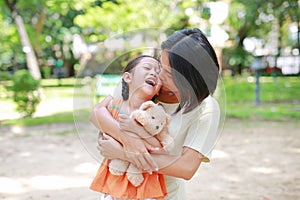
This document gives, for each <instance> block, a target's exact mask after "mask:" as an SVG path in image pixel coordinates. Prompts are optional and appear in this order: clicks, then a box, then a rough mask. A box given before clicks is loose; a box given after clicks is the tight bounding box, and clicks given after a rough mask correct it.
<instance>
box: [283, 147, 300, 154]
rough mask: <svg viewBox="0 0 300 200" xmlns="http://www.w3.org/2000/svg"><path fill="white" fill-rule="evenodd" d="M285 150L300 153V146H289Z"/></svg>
mask: <svg viewBox="0 0 300 200" xmlns="http://www.w3.org/2000/svg"><path fill="white" fill-rule="evenodd" d="M285 151H287V152H291V153H300V148H296V147H295V148H287V149H285Z"/></svg>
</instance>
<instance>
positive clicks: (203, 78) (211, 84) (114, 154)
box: [91, 29, 220, 200]
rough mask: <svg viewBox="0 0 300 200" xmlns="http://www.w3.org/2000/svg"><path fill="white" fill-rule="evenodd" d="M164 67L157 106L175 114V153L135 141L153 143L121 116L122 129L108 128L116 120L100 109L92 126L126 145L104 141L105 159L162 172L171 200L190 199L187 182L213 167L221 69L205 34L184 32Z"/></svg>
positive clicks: (169, 46) (171, 44) (170, 46)
mask: <svg viewBox="0 0 300 200" xmlns="http://www.w3.org/2000/svg"><path fill="white" fill-rule="evenodd" d="M161 64H162V71H161V72H160V74H159V76H160V79H161V81H162V87H161V90H160V93H159V94H158V96H157V101H159V102H160V103H162V104H163V106H164V107H165V109H166V110H167V112H169V113H170V114H171V123H170V125H169V127H168V131H169V134H170V135H171V136H172V137H173V138H174V146H175V147H174V149H173V151H172V152H171V153H168V154H167V153H158V152H156V150H155V149H154V148H151V147H149V145H148V144H147V145H145V143H144V142H143V141H144V140H143V139H140V138H138V137H132V136H131V135H132V134H136V135H139V136H140V137H142V138H146V139H148V136H147V133H146V132H145V130H144V129H143V128H142V127H140V126H138V125H137V124H136V123H135V122H134V121H133V120H131V119H130V118H128V117H126V116H121V117H120V126H118V124H117V123H116V122H115V126H114V127H112V126H109V125H108V124H111V122H113V121H114V120H113V119H112V118H111V117H109V116H108V115H107V114H105V113H104V112H102V113H101V114H100V112H99V109H100V107H98V108H97V107H96V109H95V112H94V114H92V115H91V121H92V122H93V123H94V124H95V125H96V126H97V127H99V128H100V127H101V130H102V131H104V132H109V133H110V135H112V136H113V137H114V138H115V139H116V140H118V141H120V142H121V143H122V146H123V147H122V146H121V145H119V143H117V142H115V141H114V140H113V139H112V138H111V137H108V136H107V137H105V138H104V139H102V140H100V141H99V149H100V152H101V154H102V155H103V156H104V157H108V158H119V159H127V160H131V162H132V163H134V164H135V165H137V166H138V167H141V168H143V169H144V170H147V171H153V170H157V171H158V172H159V173H161V174H164V175H165V181H166V185H167V191H168V197H167V198H166V199H170V200H171V199H172V200H176V199H178V200H184V199H187V196H186V193H185V189H184V187H185V186H184V181H183V179H185V180H189V179H191V178H192V177H193V175H194V174H195V172H196V171H197V169H198V168H199V166H200V164H201V162H209V159H210V155H211V151H212V149H213V147H214V144H215V142H216V140H217V137H218V131H217V130H218V125H219V120H220V109H219V105H218V103H217V101H216V100H215V99H214V98H213V97H212V96H211V94H213V92H214V91H215V89H216V85H217V80H218V75H219V64H218V61H217V57H216V54H215V51H214V49H213V48H212V46H211V45H210V43H209V42H208V40H207V38H206V37H205V35H204V34H203V33H202V32H201V31H200V30H199V29H184V30H181V31H179V32H176V33H174V34H173V35H171V36H170V37H169V38H168V39H167V40H166V41H165V42H163V43H162V54H161ZM99 117H100V118H101V120H97V119H100V118H99ZM119 127H120V128H119ZM124 133H128V134H124ZM148 140H149V139H148ZM149 150H150V154H149ZM187 163H188V164H187Z"/></svg>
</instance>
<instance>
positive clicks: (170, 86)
mask: <svg viewBox="0 0 300 200" xmlns="http://www.w3.org/2000/svg"><path fill="white" fill-rule="evenodd" d="M160 62H161V65H162V69H161V72H160V73H159V78H160V80H161V82H162V87H161V90H162V91H163V92H172V93H174V94H176V93H177V94H178V89H177V87H176V85H175V83H174V81H173V78H172V70H171V66H170V62H169V57H168V52H167V51H166V50H164V51H163V52H162V54H161V58H160Z"/></svg>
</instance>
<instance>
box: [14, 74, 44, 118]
mask: <svg viewBox="0 0 300 200" xmlns="http://www.w3.org/2000/svg"><path fill="white" fill-rule="evenodd" d="M38 88H39V81H38V80H35V79H34V78H33V77H32V76H31V74H30V73H29V71H28V70H19V71H17V72H16V73H15V74H14V76H13V86H12V90H13V92H14V95H13V99H14V102H15V103H16V104H17V111H18V112H19V113H20V114H21V115H23V116H24V117H29V116H31V115H32V114H33V113H34V112H35V111H36V106H37V105H38V104H39V102H40V93H39V91H38Z"/></svg>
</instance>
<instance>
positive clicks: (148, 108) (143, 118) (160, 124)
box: [131, 101, 170, 136]
mask: <svg viewBox="0 0 300 200" xmlns="http://www.w3.org/2000/svg"><path fill="white" fill-rule="evenodd" d="M131 117H132V118H133V119H135V120H136V121H137V122H139V123H140V124H141V125H143V127H144V128H145V129H146V130H147V131H148V132H149V133H150V134H152V135H153V136H154V135H156V134H158V133H160V132H161V131H162V129H163V128H164V127H165V126H167V125H168V124H169V122H170V117H169V115H168V114H167V113H166V112H165V110H164V108H163V107H162V106H161V105H159V104H155V103H154V102H152V101H146V102H144V103H143V104H142V105H141V106H140V109H139V110H136V111H134V112H133V113H132V114H131Z"/></svg>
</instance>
